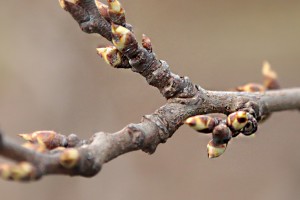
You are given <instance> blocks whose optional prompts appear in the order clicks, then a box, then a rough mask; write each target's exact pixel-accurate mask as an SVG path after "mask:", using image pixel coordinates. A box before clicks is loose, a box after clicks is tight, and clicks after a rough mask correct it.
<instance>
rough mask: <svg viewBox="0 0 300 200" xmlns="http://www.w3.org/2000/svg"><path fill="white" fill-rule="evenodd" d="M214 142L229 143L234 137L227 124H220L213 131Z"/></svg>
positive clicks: (219, 143) (218, 143) (217, 143)
mask: <svg viewBox="0 0 300 200" xmlns="http://www.w3.org/2000/svg"><path fill="white" fill-rule="evenodd" d="M212 137H213V143H214V144H216V145H221V144H227V143H228V142H229V140H230V139H231V137H232V133H231V131H230V129H229V128H228V127H227V126H226V125H225V124H219V125H218V126H216V127H215V128H214V130H213V132H212Z"/></svg>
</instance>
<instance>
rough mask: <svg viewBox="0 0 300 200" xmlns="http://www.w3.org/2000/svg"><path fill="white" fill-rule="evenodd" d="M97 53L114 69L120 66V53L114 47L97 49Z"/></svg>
mask: <svg viewBox="0 0 300 200" xmlns="http://www.w3.org/2000/svg"><path fill="white" fill-rule="evenodd" d="M97 53H98V54H99V55H100V56H101V57H102V58H103V59H104V61H105V62H106V63H107V64H109V65H111V66H113V67H116V66H118V65H119V64H121V61H122V60H121V53H120V52H119V51H118V49H117V48H116V47H115V46H109V47H106V48H97Z"/></svg>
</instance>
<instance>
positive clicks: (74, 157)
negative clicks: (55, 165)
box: [59, 148, 79, 169]
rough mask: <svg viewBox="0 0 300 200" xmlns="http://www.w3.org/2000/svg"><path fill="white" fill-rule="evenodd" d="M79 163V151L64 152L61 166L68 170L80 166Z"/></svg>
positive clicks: (69, 150) (60, 159) (61, 156)
mask: <svg viewBox="0 0 300 200" xmlns="http://www.w3.org/2000/svg"><path fill="white" fill-rule="evenodd" d="M78 161H79V152H78V150H77V149H73V148H70V149H66V150H64V151H63V152H62V154H61V155H60V158H59V162H60V164H61V165H62V166H63V167H65V168H67V169H71V168H73V167H75V166H76V165H77V164H78Z"/></svg>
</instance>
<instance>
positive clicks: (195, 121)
mask: <svg viewBox="0 0 300 200" xmlns="http://www.w3.org/2000/svg"><path fill="white" fill-rule="evenodd" d="M184 123H185V124H187V125H189V126H190V127H191V128H193V129H195V130H196V131H198V132H202V133H211V132H212V130H213V129H214V127H215V126H216V120H215V119H214V118H212V117H210V116H207V115H196V116H193V117H190V118H188V119H187V120H186V121H185V122H184Z"/></svg>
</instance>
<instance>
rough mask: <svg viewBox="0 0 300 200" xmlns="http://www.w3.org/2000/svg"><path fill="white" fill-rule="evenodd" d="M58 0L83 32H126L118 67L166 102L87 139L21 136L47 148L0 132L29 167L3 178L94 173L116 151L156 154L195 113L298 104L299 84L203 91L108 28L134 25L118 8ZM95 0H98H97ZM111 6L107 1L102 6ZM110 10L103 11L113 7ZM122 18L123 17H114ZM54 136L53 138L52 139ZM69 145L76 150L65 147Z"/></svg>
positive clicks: (13, 155)
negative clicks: (28, 145)
mask: <svg viewBox="0 0 300 200" xmlns="http://www.w3.org/2000/svg"><path fill="white" fill-rule="evenodd" d="M61 2H63V3H64V4H63V5H64V6H63V7H64V9H65V10H66V11H68V12H69V13H70V14H71V15H72V17H73V18H74V19H75V20H76V21H77V22H78V23H79V26H80V27H81V29H82V30H83V31H85V32H87V33H98V34H100V35H102V36H103V37H105V38H106V39H108V40H109V41H112V42H116V41H117V40H118V39H120V38H121V37H123V36H124V37H125V42H123V43H124V44H123V43H122V45H123V46H124V47H123V46H122V48H118V50H119V52H120V53H121V56H122V57H121V65H120V67H121V68H131V69H132V71H134V72H137V73H139V74H141V75H142V76H143V77H145V79H146V81H147V82H148V84H149V85H151V86H154V87H156V88H157V89H158V90H159V91H160V93H161V94H162V95H163V96H164V97H165V98H166V100H167V102H166V104H165V105H163V106H162V107H160V108H158V109H157V110H156V111H155V112H154V113H152V114H149V115H145V116H143V118H142V120H141V122H140V123H138V124H129V125H127V126H126V127H124V128H123V129H122V130H120V131H118V132H115V133H106V132H98V133H95V134H94V135H93V136H92V137H91V138H90V139H88V140H80V139H78V138H77V136H75V135H69V136H59V137H56V136H57V134H56V133H53V134H54V135H51V137H50V136H49V133H47V134H48V135H47V134H46V136H45V134H44V135H42V134H41V137H39V136H36V135H37V134H36V133H35V134H32V135H31V136H30V137H31V138H30V139H28V138H27V139H26V138H24V139H25V140H27V141H30V142H32V143H34V141H37V142H36V144H37V145H39V146H42V147H45V148H44V151H42V152H41V151H37V150H34V149H28V148H25V147H23V146H20V145H19V144H17V143H15V142H13V141H11V140H9V139H8V138H6V137H5V136H3V135H2V134H0V155H2V156H4V157H7V158H10V159H12V160H14V161H17V162H22V161H25V162H28V163H30V164H31V166H32V169H31V170H30V172H28V173H27V174H25V175H24V174H22V173H21V172H18V170H16V169H19V168H17V167H16V166H12V167H10V166H9V167H8V166H6V167H2V168H1V167H0V174H1V175H2V177H4V178H6V179H12V180H26V181H27V180H37V179H39V178H40V177H42V176H43V175H48V174H66V175H81V176H85V177H90V176H94V175H95V174H97V173H98V172H99V171H100V169H101V167H102V165H103V164H104V163H106V162H109V161H110V160H112V159H114V158H116V157H118V156H119V155H122V154H125V153H127V152H131V151H135V150H142V151H144V152H147V153H150V154H152V153H154V152H155V149H156V148H157V146H158V145H159V144H160V143H165V142H166V141H167V139H168V138H170V137H171V136H172V135H173V134H174V133H175V132H176V130H177V129H178V128H179V127H180V126H181V125H183V123H184V121H185V120H186V119H187V118H189V117H191V116H195V115H203V114H210V113H223V114H225V115H229V114H231V113H234V112H236V111H239V110H245V111H247V112H249V113H250V114H251V115H253V116H254V118H255V119H256V120H258V121H259V120H260V119H261V118H262V117H263V116H267V115H269V114H271V113H273V112H277V111H283V110H292V109H299V108H300V88H294V89H280V90H271V91H261V92H227V91H208V90H205V89H203V88H201V87H200V86H198V85H195V84H193V83H192V82H191V81H190V80H189V78H187V77H181V76H179V75H177V74H174V73H172V72H171V71H170V68H169V66H168V64H167V63H166V62H165V61H162V60H158V59H157V58H156V57H155V54H154V53H153V52H152V49H151V50H150V49H149V48H148V49H147V48H146V47H148V46H149V45H147V46H146V45H143V46H140V45H139V44H138V43H137V41H136V40H135V36H134V34H133V32H132V31H130V32H127V33H124V34H123V35H122V33H119V32H118V33H113V32H112V28H115V29H117V28H118V24H120V25H123V26H124V27H125V28H127V29H128V30H132V28H131V26H130V25H129V24H126V23H125V18H124V19H123V18H118V17H116V15H115V14H116V13H114V17H113V18H109V16H101V15H100V12H99V10H98V9H99V6H98V8H97V6H96V4H95V2H94V1H93V0H79V1H77V2H76V3H71V2H70V1H66V0H62V1H61ZM97 2H98V3H99V1H98V0H97ZM113 2H115V1H112V0H108V4H109V5H110V4H112V3H113ZM110 7H111V5H110V6H108V7H104V8H102V9H110ZM108 11H109V12H107V13H111V12H112V10H108ZM104 13H105V12H104ZM117 14H118V13H117ZM120 19H122V20H121V21H118V20H120ZM111 23H114V24H112V25H111ZM112 26H115V27H112ZM120 34H121V35H120ZM120 40H121V39H120ZM116 46H117V45H116ZM150 46H151V45H150ZM273 84H274V82H273ZM277 88H278V87H277ZM51 134H52V133H51ZM52 136H53V137H56V139H55V140H53V138H52ZM35 137H36V138H38V139H36V138H35ZM50 140H51V142H52V143H51V145H52V146H51V148H49V146H47V145H45V142H46V143H47V142H49V141H50ZM61 144H64V145H61ZM61 146H63V147H62V148H60V149H57V148H54V147H61ZM52 147H53V148H52ZM70 149H71V150H74V151H75V153H74V152H71V153H70V152H68V151H67V150H70ZM72 153H74V154H72ZM22 169H23V168H22ZM19 171H20V170H19ZM5 173H6V174H5ZM20 174H21V175H20Z"/></svg>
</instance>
